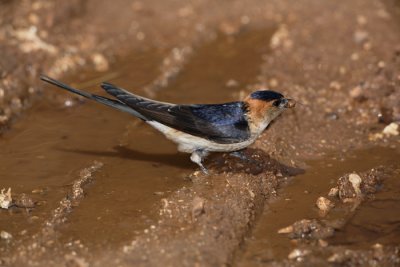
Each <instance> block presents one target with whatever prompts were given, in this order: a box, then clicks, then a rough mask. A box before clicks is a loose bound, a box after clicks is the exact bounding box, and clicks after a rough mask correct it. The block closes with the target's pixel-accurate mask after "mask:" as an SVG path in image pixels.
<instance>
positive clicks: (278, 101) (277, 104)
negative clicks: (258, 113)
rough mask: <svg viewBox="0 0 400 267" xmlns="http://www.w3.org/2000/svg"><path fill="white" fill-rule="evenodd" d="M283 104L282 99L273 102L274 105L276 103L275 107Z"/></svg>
mask: <svg viewBox="0 0 400 267" xmlns="http://www.w3.org/2000/svg"><path fill="white" fill-rule="evenodd" d="M280 104H281V100H280V99H278V100H275V101H274V103H272V105H274V106H275V107H279V105H280Z"/></svg>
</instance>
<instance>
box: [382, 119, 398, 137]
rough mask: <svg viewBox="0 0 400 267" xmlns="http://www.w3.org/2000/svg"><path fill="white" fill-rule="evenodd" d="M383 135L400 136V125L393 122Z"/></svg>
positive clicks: (384, 130)
mask: <svg viewBox="0 0 400 267" xmlns="http://www.w3.org/2000/svg"><path fill="white" fill-rule="evenodd" d="M382 133H383V134H385V135H393V136H396V135H399V125H398V124H397V123H395V122H392V123H391V124H389V125H387V126H386V127H385V128H384V129H383V131H382Z"/></svg>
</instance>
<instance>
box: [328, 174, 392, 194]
mask: <svg viewBox="0 0 400 267" xmlns="http://www.w3.org/2000/svg"><path fill="white" fill-rule="evenodd" d="M383 175H384V172H383V168H374V169H371V170H370V171H367V172H363V173H360V175H358V174H356V173H351V174H346V175H344V176H342V177H340V178H339V179H338V183H337V188H338V197H339V199H340V200H341V201H343V202H347V201H349V200H351V199H361V198H364V197H366V198H368V197H372V195H373V194H375V193H376V192H377V191H378V190H379V188H380V187H381V185H382V181H383ZM331 190H332V189H331Z"/></svg>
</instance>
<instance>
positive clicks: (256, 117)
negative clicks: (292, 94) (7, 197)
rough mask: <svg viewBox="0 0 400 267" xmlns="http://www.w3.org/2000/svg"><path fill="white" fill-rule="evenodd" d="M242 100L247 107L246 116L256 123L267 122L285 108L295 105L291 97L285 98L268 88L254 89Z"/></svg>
mask: <svg viewBox="0 0 400 267" xmlns="http://www.w3.org/2000/svg"><path fill="white" fill-rule="evenodd" d="M244 102H245V103H246V104H247V107H248V116H249V117H250V119H251V121H252V122H253V123H255V124H256V125H257V124H265V123H266V124H268V123H270V122H271V121H272V120H273V119H275V118H276V117H277V116H279V114H281V113H282V112H283V111H284V110H285V109H288V108H293V107H294V106H295V105H296V101H294V100H293V99H290V98H285V97H284V96H283V95H282V94H281V93H278V92H275V91H269V90H260V91H255V92H253V93H251V94H250V95H249V96H248V97H247V98H246V99H245V100H244Z"/></svg>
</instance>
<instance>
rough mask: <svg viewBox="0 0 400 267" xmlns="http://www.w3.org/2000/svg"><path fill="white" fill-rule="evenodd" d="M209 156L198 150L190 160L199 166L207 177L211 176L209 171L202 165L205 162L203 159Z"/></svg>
mask: <svg viewBox="0 0 400 267" xmlns="http://www.w3.org/2000/svg"><path fill="white" fill-rule="evenodd" d="M207 154H208V152H206V151H204V150H196V151H194V152H193V153H192V155H191V156H190V159H191V160H192V161H193V162H194V163H196V164H197V165H199V167H200V169H201V171H202V172H203V173H204V174H205V175H209V172H208V170H207V168H206V167H204V165H203V164H202V163H201V162H202V161H203V158H204V157H206V156H207Z"/></svg>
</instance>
